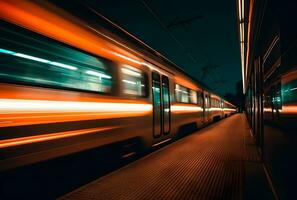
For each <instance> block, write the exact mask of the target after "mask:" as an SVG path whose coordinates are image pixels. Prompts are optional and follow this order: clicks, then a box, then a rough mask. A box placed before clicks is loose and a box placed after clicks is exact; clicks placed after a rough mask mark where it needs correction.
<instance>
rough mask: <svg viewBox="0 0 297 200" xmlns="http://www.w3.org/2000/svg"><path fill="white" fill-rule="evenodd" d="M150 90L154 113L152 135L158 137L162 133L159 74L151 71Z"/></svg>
mask: <svg viewBox="0 0 297 200" xmlns="http://www.w3.org/2000/svg"><path fill="white" fill-rule="evenodd" d="M152 90H153V91H152V92H153V106H154V107H153V108H154V109H153V114H154V136H155V137H159V136H160V135H161V133H162V127H161V125H162V122H161V120H162V118H161V86H160V75H159V74H158V73H156V72H153V73H152Z"/></svg>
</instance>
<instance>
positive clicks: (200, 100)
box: [197, 91, 203, 106]
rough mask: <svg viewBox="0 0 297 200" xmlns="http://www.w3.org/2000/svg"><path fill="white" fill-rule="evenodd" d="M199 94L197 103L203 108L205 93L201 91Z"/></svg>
mask: <svg viewBox="0 0 297 200" xmlns="http://www.w3.org/2000/svg"><path fill="white" fill-rule="evenodd" d="M197 94H198V95H197V96H198V99H197V103H198V105H199V106H203V93H202V92H201V91H198V92H197Z"/></svg>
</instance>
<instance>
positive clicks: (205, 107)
mask: <svg viewBox="0 0 297 200" xmlns="http://www.w3.org/2000/svg"><path fill="white" fill-rule="evenodd" d="M203 94H204V95H203V96H204V98H203V118H204V119H203V121H204V123H208V121H209V118H210V98H209V94H208V93H206V92H203Z"/></svg>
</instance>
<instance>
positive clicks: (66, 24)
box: [0, 0, 236, 171]
mask: <svg viewBox="0 0 297 200" xmlns="http://www.w3.org/2000/svg"><path fill="white" fill-rule="evenodd" d="M80 11H81V12H80V13H82V12H86V13H89V14H94V12H91V11H90V10H89V8H87V7H83V6H82V7H81V8H80ZM0 13H1V14H0V15H1V22H0V35H1V37H0V60H1V62H0V65H1V66H0V91H1V93H0V132H1V134H0V170H1V171H5V170H10V169H14V168H17V167H21V166H24V165H29V164H33V163H37V162H41V161H44V160H48V159H53V158H57V157H61V156H65V155H70V154H73V153H77V152H81V151H86V150H89V149H94V148H98V147H102V146H105V145H110V144H113V143H117V142H120V141H127V140H132V139H133V140H134V139H135V140H137V141H138V142H139V143H140V144H141V146H142V147H143V149H151V148H154V147H157V146H159V145H160V144H164V143H167V142H169V141H171V140H173V139H175V138H176V137H178V134H179V132H180V131H181V130H182V129H183V128H185V127H187V126H189V125H193V124H194V126H195V127H198V128H200V127H204V126H206V125H208V124H210V123H211V122H213V121H217V120H219V119H223V118H226V117H228V116H230V115H231V114H233V113H235V112H236V107H235V106H234V105H233V104H232V103H230V102H228V101H227V100H225V99H223V98H222V97H220V96H219V95H216V94H215V93H213V92H212V91H211V90H209V89H208V88H206V87H204V86H203V85H202V84H201V83H199V82H198V81H197V80H195V79H194V78H192V77H191V76H189V75H187V74H186V73H185V72H183V71H182V70H181V69H180V68H179V67H177V66H176V65H175V64H173V63H172V62H170V61H169V60H168V59H166V58H165V57H164V56H162V55H161V54H160V53H158V52H156V51H155V50H153V49H152V48H150V47H149V46H148V45H146V44H145V43H143V42H142V41H140V40H139V39H137V38H135V37H134V36H133V35H131V34H129V33H128V32H127V31H125V30H124V29H122V28H121V27H119V26H117V25H116V24H114V23H112V22H111V21H109V20H108V19H106V18H105V17H104V16H101V15H98V13H96V16H97V19H96V20H99V18H100V20H102V24H104V26H103V25H102V27H100V26H97V25H96V26H95V25H93V26H92V24H88V22H87V21H85V20H84V19H83V18H82V17H77V16H76V15H74V14H73V13H72V12H71V9H69V10H66V9H61V7H57V5H55V4H52V3H49V2H47V1H42V2H38V3H37V2H36V1H18V3H16V2H15V1H9V0H8V1H1V2H0ZM105 25H108V26H109V27H110V28H106V27H105ZM127 38H128V39H127Z"/></svg>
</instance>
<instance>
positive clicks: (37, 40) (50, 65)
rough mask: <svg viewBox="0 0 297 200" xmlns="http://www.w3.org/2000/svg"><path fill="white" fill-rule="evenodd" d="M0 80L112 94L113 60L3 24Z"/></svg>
mask: <svg viewBox="0 0 297 200" xmlns="http://www.w3.org/2000/svg"><path fill="white" fill-rule="evenodd" d="M0 27H1V35H2V36H1V37H0V44H1V46H0V79H1V80H3V81H8V82H15V83H22V84H28V85H37V86H46V87H55V88H62V89H63V88H67V89H78V90H86V91H93V92H102V93H110V92H111V89H112V74H111V66H112V62H111V61H108V60H106V59H104V58H99V57H95V56H91V55H89V54H86V53H83V52H81V51H78V50H76V49H74V48H70V47H69V46H67V45H63V44H61V43H59V42H56V41H54V40H51V39H48V38H46V37H43V36H41V35H38V34H36V33H32V32H30V31H27V30H24V29H22V28H19V27H16V26H14V25H8V24H6V23H4V22H3V24H2V23H1V26H0Z"/></svg>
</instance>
